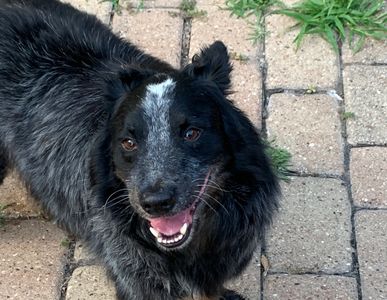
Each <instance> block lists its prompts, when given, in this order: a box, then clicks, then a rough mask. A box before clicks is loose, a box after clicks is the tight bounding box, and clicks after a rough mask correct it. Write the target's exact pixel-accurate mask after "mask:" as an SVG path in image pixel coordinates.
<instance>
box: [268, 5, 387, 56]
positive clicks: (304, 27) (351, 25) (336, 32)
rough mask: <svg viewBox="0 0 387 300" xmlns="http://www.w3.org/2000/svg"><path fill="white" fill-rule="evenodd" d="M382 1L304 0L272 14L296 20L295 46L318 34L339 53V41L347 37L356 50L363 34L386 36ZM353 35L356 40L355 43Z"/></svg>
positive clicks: (385, 14)
mask: <svg viewBox="0 0 387 300" xmlns="http://www.w3.org/2000/svg"><path fill="white" fill-rule="evenodd" d="M383 5H384V0H304V1H302V2H300V3H297V4H295V5H294V6H292V7H290V8H285V9H280V10H277V11H274V12H273V13H277V14H283V15H287V16H289V17H292V18H294V19H296V20H297V24H296V26H298V27H300V32H299V33H298V35H297V36H296V38H295V39H294V42H295V43H296V47H297V49H298V48H299V47H300V45H301V42H302V40H303V39H304V37H305V35H307V34H318V35H320V36H322V37H323V38H324V39H326V40H327V41H328V42H329V43H330V44H331V46H332V48H333V49H334V50H335V51H336V52H338V49H339V46H338V45H339V42H338V41H340V42H344V41H345V40H347V39H348V41H349V44H350V46H351V48H352V50H353V51H354V52H357V51H359V50H360V49H361V48H362V47H363V45H364V42H365V38H366V37H371V38H374V39H385V38H387V27H386V26H387V13H385V12H383ZM355 37H357V42H356V43H355Z"/></svg>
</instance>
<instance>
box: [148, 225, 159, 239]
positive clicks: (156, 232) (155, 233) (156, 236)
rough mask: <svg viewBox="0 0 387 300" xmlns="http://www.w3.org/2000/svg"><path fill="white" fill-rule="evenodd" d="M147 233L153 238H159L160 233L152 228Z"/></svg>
mask: <svg viewBox="0 0 387 300" xmlns="http://www.w3.org/2000/svg"><path fill="white" fill-rule="evenodd" d="M149 231H150V232H151V233H152V234H153V235H154V237H155V238H158V237H159V236H160V233H159V232H158V231H157V230H156V229H154V228H153V227H149Z"/></svg>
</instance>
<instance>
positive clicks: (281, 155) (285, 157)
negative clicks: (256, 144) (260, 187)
mask: <svg viewBox="0 0 387 300" xmlns="http://www.w3.org/2000/svg"><path fill="white" fill-rule="evenodd" d="M274 142H275V141H274V140H271V141H265V144H266V148H265V153H266V155H267V156H268V157H269V158H270V160H271V164H272V166H273V169H274V171H275V172H276V174H277V176H278V178H279V179H281V180H284V181H286V182H287V181H289V180H290V179H289V175H290V174H291V171H290V170H289V169H290V167H291V163H290V160H291V158H292V155H291V154H290V153H289V151H287V150H285V149H283V148H280V147H279V146H277V145H275V143H274Z"/></svg>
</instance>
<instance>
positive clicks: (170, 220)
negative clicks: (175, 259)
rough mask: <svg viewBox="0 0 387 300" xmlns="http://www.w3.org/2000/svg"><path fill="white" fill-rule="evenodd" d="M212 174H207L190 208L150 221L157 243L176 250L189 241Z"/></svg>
mask: <svg viewBox="0 0 387 300" xmlns="http://www.w3.org/2000/svg"><path fill="white" fill-rule="evenodd" d="M210 173H211V172H210V171H209V172H208V173H207V175H206V178H205V180H204V183H203V185H202V186H201V189H200V191H199V193H198V195H197V196H196V197H195V200H194V202H193V203H192V204H191V206H190V207H188V208H187V209H185V210H183V211H182V212H180V213H178V214H175V215H173V216H167V217H159V218H151V219H149V230H150V232H151V233H152V235H153V236H154V237H155V238H156V241H157V243H159V244H160V245H162V246H164V247H167V248H176V247H179V246H181V245H183V244H184V243H185V242H186V241H187V240H188V238H189V237H190V235H191V232H192V226H193V224H192V223H193V220H194V214H195V211H196V208H197V207H198V204H199V202H200V199H201V197H202V195H203V193H204V191H205V189H206V187H207V183H208V180H209V177H210Z"/></svg>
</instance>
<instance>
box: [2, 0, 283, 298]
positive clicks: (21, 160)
mask: <svg viewBox="0 0 387 300" xmlns="http://www.w3.org/2000/svg"><path fill="white" fill-rule="evenodd" d="M0 24H1V26H0V123H1V126H0V167H1V168H0V174H1V176H2V177H4V173H5V171H4V170H5V168H6V167H7V166H12V167H14V168H16V169H17V170H18V171H19V173H20V174H21V177H22V179H23V180H24V181H25V183H26V184H27V186H28V187H29V189H30V191H31V193H32V195H33V196H35V197H36V198H37V199H39V200H40V201H41V202H42V204H43V205H44V207H45V208H46V209H47V210H48V211H49V212H50V213H51V214H52V216H53V217H54V219H55V220H56V221H57V222H58V223H60V224H62V225H63V226H64V227H65V228H67V229H68V230H69V231H70V232H72V233H74V234H75V235H77V236H78V237H80V238H82V239H83V240H85V241H86V243H87V244H88V245H89V247H90V248H91V249H92V250H93V251H94V252H95V253H96V254H97V255H98V256H99V257H100V258H101V260H102V261H103V262H104V264H105V265H106V267H107V269H108V271H109V274H110V276H111V278H112V279H113V280H114V282H115V284H116V287H117V295H118V298H119V299H131V300H133V299H144V300H151V299H152V300H154V299H156V300H157V299H160V300H169V299H193V298H194V299H198V298H201V297H202V298H203V299H204V298H206V299H209V298H211V299H219V298H222V297H223V298H224V299H241V297H240V296H238V295H237V294H235V293H233V292H230V291H226V290H224V289H223V284H224V283H225V282H226V281H227V280H229V279H231V278H233V277H235V276H237V275H238V274H240V273H241V271H242V270H243V269H244V268H245V266H246V265H247V264H248V262H249V261H250V258H251V257H252V254H253V251H254V249H255V248H256V246H257V243H258V241H259V239H260V238H261V237H262V234H263V232H264V230H265V228H266V227H267V226H268V225H269V224H270V221H271V218H272V214H273V212H274V211H275V210H276V207H277V198H276V195H277V192H278V183H277V180H276V177H275V175H274V174H273V171H272V170H271V168H270V165H269V163H268V160H267V158H266V156H265V154H264V152H263V146H262V144H261V143H260V141H259V137H258V134H257V132H256V131H255V129H254V128H253V126H252V124H251V123H250V122H249V120H248V119H247V118H246V117H245V116H244V114H243V113H241V112H240V111H239V110H238V109H236V108H235V107H234V106H233V104H232V103H231V102H230V101H229V100H227V98H226V96H227V94H228V93H229V92H228V91H229V88H230V78H229V76H230V71H231V66H230V63H229V57H228V54H227V50H226V48H225V46H224V45H223V44H222V43H221V42H215V43H214V44H212V45H211V46H210V47H208V48H205V49H204V50H202V52H201V53H200V54H199V55H197V56H194V58H193V61H192V64H190V65H188V66H186V67H185V68H183V69H182V70H176V69H174V68H172V67H171V66H170V65H168V64H167V63H165V62H162V61H160V60H158V59H156V58H154V57H152V56H150V55H147V54H145V53H143V52H141V51H140V50H139V49H137V48H136V47H135V46H133V45H132V44H130V43H128V42H126V41H123V40H121V39H119V38H118V37H116V36H115V35H114V34H112V33H111V31H110V30H109V29H108V28H107V27H106V26H104V25H103V24H102V23H100V22H99V21H98V20H97V19H96V18H95V17H94V16H91V15H87V14H85V13H81V12H79V11H77V10H75V9H74V8H72V7H71V6H69V5H64V4H61V3H59V2H57V1H54V0H45V1H43V0H29V1H28V0H24V1H22V0H18V1H15V0H12V1H5V0H0ZM2 179H3V178H0V180H2Z"/></svg>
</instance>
